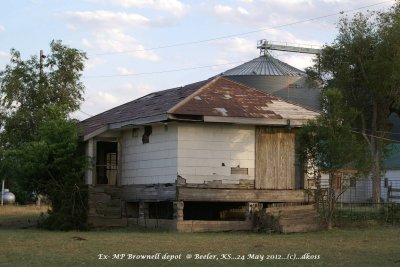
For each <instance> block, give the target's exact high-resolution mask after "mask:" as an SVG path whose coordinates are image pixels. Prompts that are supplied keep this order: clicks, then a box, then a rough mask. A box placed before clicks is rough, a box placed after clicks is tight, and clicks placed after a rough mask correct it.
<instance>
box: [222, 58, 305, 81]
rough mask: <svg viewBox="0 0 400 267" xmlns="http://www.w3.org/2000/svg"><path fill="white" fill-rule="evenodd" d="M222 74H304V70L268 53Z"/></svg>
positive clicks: (302, 75)
mask: <svg viewBox="0 0 400 267" xmlns="http://www.w3.org/2000/svg"><path fill="white" fill-rule="evenodd" d="M222 75H223V76H236V75H264V76H265V75H266V76H301V77H304V76H306V74H305V72H304V71H301V70H299V69H297V68H295V67H293V66H290V65H289V64H287V63H285V62H282V61H280V60H279V59H276V58H274V57H272V56H271V55H270V54H268V53H267V54H265V55H261V56H260V57H258V58H255V59H253V60H251V61H249V62H246V63H244V64H242V65H239V66H237V67H235V68H233V69H230V70H227V71H225V72H224V73H222Z"/></svg>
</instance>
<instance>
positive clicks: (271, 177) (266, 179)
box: [255, 127, 295, 189]
mask: <svg viewBox="0 0 400 267" xmlns="http://www.w3.org/2000/svg"><path fill="white" fill-rule="evenodd" d="M255 186H256V189H295V133H294V131H290V130H288V129H286V128H268V127H256V179H255Z"/></svg>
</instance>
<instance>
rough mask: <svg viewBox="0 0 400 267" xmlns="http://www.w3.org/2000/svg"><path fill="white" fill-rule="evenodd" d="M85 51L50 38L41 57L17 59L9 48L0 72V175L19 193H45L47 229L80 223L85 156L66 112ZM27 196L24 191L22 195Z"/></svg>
mask: <svg viewBox="0 0 400 267" xmlns="http://www.w3.org/2000/svg"><path fill="white" fill-rule="evenodd" d="M85 59H86V55H85V53H83V52H81V51H79V50H77V49H73V48H69V47H67V46H65V45H63V44H62V43H61V41H52V42H51V44H50V52H49V53H48V54H47V55H46V57H45V58H42V59H39V58H38V57H36V56H32V57H30V58H29V59H28V60H23V59H22V58H21V55H20V53H19V52H18V51H17V50H15V49H12V50H11V60H10V64H9V65H7V66H6V67H5V70H4V71H2V72H0V94H1V98H0V99H1V100H0V103H1V118H0V119H1V131H0V152H1V153H0V156H1V161H0V175H1V176H3V177H4V178H7V179H8V180H11V183H10V184H13V185H14V186H15V188H17V191H18V193H19V194H18V195H17V199H18V197H19V196H20V195H21V194H20V192H22V191H25V192H36V193H38V194H44V195H46V196H48V198H49V199H50V201H51V211H50V213H49V216H48V217H47V218H46V220H45V221H44V226H45V227H47V228H50V229H63V230H68V229H83V228H85V227H86V208H87V190H86V188H85V185H84V184H83V174H84V170H85V167H86V160H85V158H84V157H83V156H82V155H83V153H81V152H80V151H79V145H78V144H79V143H78V129H77V125H76V122H75V121H73V120H71V119H70V118H69V113H71V112H73V111H75V110H77V109H78V108H79V105H80V103H81V101H82V100H83V92H84V86H83V84H82V83H81V81H80V77H81V72H82V70H83V67H84V60H85ZM25 195H27V194H25Z"/></svg>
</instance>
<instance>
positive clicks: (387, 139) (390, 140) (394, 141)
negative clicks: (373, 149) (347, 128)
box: [351, 130, 400, 143]
mask: <svg viewBox="0 0 400 267" xmlns="http://www.w3.org/2000/svg"><path fill="white" fill-rule="evenodd" d="M351 131H352V132H353V133H358V134H362V135H366V136H369V137H374V138H377V139H381V140H385V141H389V142H393V143H400V141H397V140H394V139H389V138H385V137H380V136H376V135H372V134H366V133H362V132H358V131H354V130H351Z"/></svg>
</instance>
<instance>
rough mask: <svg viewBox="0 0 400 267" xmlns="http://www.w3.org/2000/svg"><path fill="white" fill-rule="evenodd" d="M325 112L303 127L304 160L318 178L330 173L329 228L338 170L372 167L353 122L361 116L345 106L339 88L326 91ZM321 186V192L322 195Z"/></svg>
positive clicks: (301, 150) (301, 152)
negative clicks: (355, 131) (353, 128)
mask: <svg viewBox="0 0 400 267" xmlns="http://www.w3.org/2000/svg"><path fill="white" fill-rule="evenodd" d="M322 106H323V112H322V113H321V115H320V116H319V117H318V118H317V119H315V120H311V121H309V122H308V123H307V124H306V125H305V127H303V128H302V129H300V130H299V132H298V134H297V136H298V142H299V151H298V154H299V156H300V161H301V162H302V163H303V165H304V166H305V169H308V172H311V173H309V174H310V175H311V176H314V178H315V179H316V180H317V184H318V182H320V181H318V179H319V178H320V173H321V172H322V173H327V174H328V175H329V185H330V187H329V191H328V196H327V199H328V201H327V212H326V213H325V214H324V215H325V219H326V221H327V224H328V226H329V228H331V227H332V217H333V213H334V210H335V202H336V197H337V195H336V192H335V173H336V172H337V171H338V170H341V169H355V170H358V172H359V174H361V173H365V171H366V170H368V169H369V163H370V162H369V161H368V159H369V157H367V156H366V155H367V153H368V151H367V150H366V146H365V145H364V144H363V142H362V140H361V139H360V136H359V135H357V134H355V133H354V132H353V131H352V122H353V121H354V120H355V118H356V116H357V112H356V111H355V110H354V109H348V108H347V107H345V106H343V96H342V94H341V92H340V91H339V90H337V89H328V90H325V91H324V95H323V97H322ZM320 193H321V191H320V188H318V190H317V194H318V196H319V197H321V194H320Z"/></svg>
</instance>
